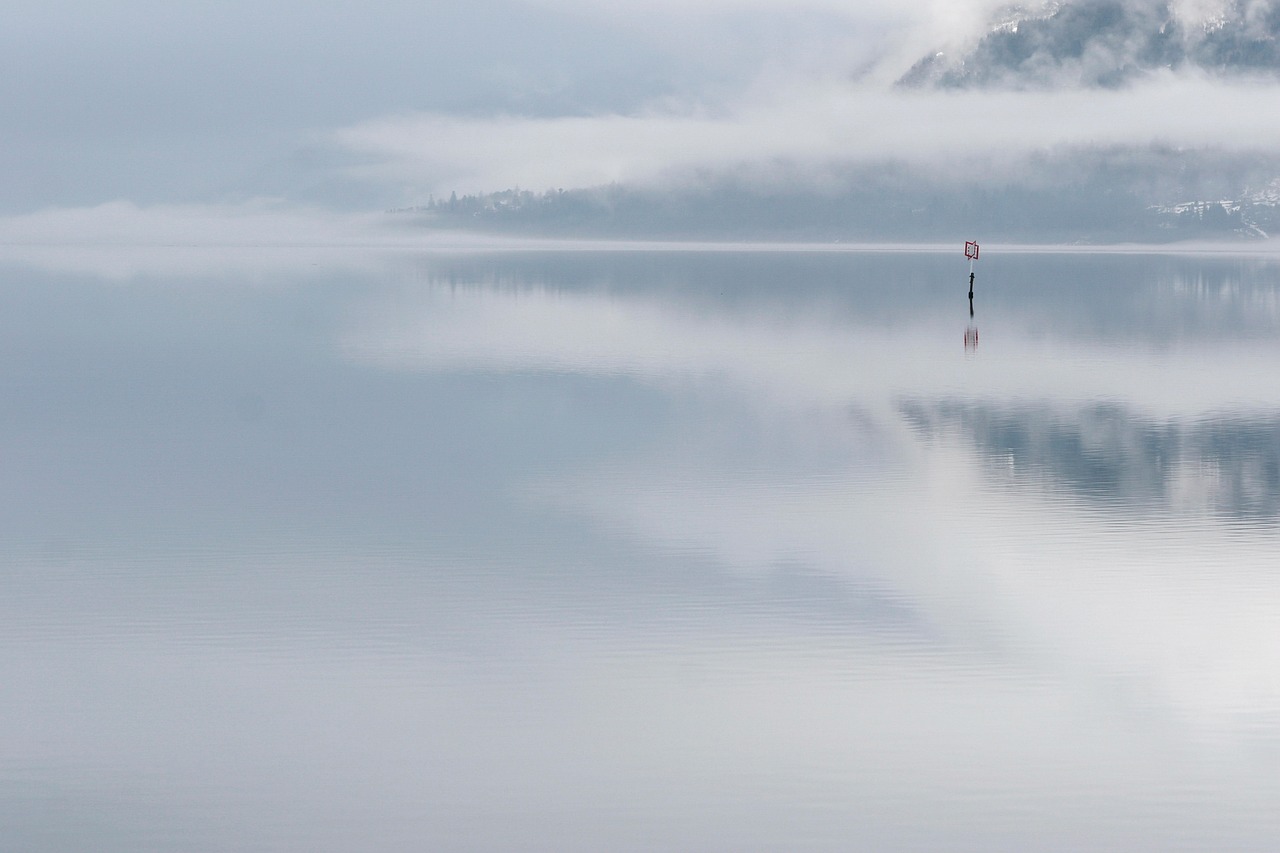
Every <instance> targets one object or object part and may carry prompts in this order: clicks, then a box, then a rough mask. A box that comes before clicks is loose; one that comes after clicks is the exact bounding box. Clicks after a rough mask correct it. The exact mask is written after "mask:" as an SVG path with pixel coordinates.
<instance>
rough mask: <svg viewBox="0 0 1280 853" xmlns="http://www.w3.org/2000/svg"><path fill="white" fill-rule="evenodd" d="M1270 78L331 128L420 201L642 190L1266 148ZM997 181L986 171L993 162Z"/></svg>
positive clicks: (827, 89) (369, 166) (803, 86)
mask: <svg viewBox="0 0 1280 853" xmlns="http://www.w3.org/2000/svg"><path fill="white" fill-rule="evenodd" d="M1278 96H1280V84H1277V83H1275V82H1271V81H1266V82H1264V81H1252V82H1238V81H1237V82H1225V81H1219V80H1213V79H1209V78H1207V77H1205V76H1202V75H1188V74H1184V75H1174V74H1172V73H1170V74H1165V75H1161V76H1158V77H1155V78H1153V79H1151V80H1150V81H1148V82H1147V83H1145V84H1143V85H1140V86H1135V87H1132V88H1128V89H1124V90H1119V91H1096V90H1095V91H1081V90H1074V91H1061V92H1036V93H1027V92H986V93H984V92H972V91H969V92H904V91H901V90H889V89H886V88H883V87H876V86H856V85H853V84H850V83H848V82H846V81H837V80H814V79H807V80H791V81H788V82H786V83H782V84H774V85H769V86H760V87H756V88H754V89H753V90H752V91H750V92H748V93H747V94H745V95H742V96H740V97H738V98H737V99H736V100H735V101H734V102H732V103H729V104H726V105H722V106H715V107H708V106H705V105H688V104H685V105H678V106H672V105H669V104H668V105H663V106H660V107H654V108H652V109H650V110H648V111H644V112H636V113H631V114H620V113H618V114H608V115H596V116H574V117H558V118H531V117H520V116H510V115H508V116H496V117H482V118H474V117H458V116H452V115H445V114H439V113H405V114H400V115H395V116H387V117H383V118H378V119H375V120H372V121H368V122H363V123H360V124H358V125H354V126H351V127H347V128H344V129H342V130H340V131H338V132H337V133H336V134H335V140H336V143H337V145H339V146H340V147H342V148H343V149H346V150H347V151H349V152H352V153H354V154H356V155H358V156H359V157H361V158H362V160H363V163H364V165H362V166H360V167H358V168H357V169H355V170H354V174H355V175H356V176H357V177H359V178H362V179H365V180H371V181H375V182H379V183H382V184H387V185H391V186H394V187H395V188H397V189H398V191H399V192H400V193H401V194H402V195H404V196H406V197H410V198H416V197H425V195H426V194H427V193H448V192H450V191H453V190H457V191H459V192H486V191H492V190H497V189H505V188H508V187H512V186H517V185H519V186H523V187H526V188H530V189H545V188H551V187H565V188H569V187H582V186H592V185H600V184H607V183H611V182H622V183H635V184H655V183H670V182H678V181H683V180H688V179H690V177H691V176H694V175H699V174H706V173H708V172H715V171H721V170H731V169H737V168H742V167H748V168H753V167H760V168H768V167H770V166H776V165H786V166H787V167H791V168H792V169H794V168H795V167H799V170H800V171H802V172H803V171H806V170H807V171H809V172H811V173H813V174H815V175H820V174H823V173H824V170H826V171H829V170H830V168H831V167H832V166H833V165H835V166H838V165H839V164H843V163H850V162H857V161H860V160H861V161H866V160H884V159H891V160H895V161H899V162H904V163H908V164H913V165H917V166H926V167H930V168H936V169H941V170H950V171H957V170H963V169H967V168H970V167H972V165H973V164H974V163H978V162H993V161H994V162H996V163H997V164H998V163H999V162H1001V161H1010V162H1012V161H1014V160H1016V159H1017V158H1020V157H1023V156H1025V155H1027V154H1030V153H1032V152H1036V151H1043V150H1047V149H1053V148H1061V147H1091V146H1124V145H1150V144H1162V145H1167V146H1172V147H1175V148H1191V149H1196V148H1213V149H1219V150H1228V151H1235V150H1240V151H1250V150H1262V149H1265V148H1269V147H1271V148H1274V147H1275V146H1277V145H1280V113H1277V112H1276V111H1275V110H1274V109H1273V108H1272V107H1273V105H1274V104H1275V102H1276V100H1277V98H1278ZM996 172H997V174H996V175H994V177H998V166H997V168H996Z"/></svg>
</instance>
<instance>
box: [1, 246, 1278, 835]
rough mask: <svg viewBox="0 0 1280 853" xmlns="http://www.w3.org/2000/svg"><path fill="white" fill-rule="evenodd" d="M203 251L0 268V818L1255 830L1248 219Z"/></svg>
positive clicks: (1269, 456)
mask: <svg viewBox="0 0 1280 853" xmlns="http://www.w3.org/2000/svg"><path fill="white" fill-rule="evenodd" d="M956 254H957V256H958V254H959V253H958V252H957V253H956ZM234 260H235V263H231V264H230V266H226V265H222V264H211V260H210V256H209V255H208V254H207V253H206V254H205V255H203V256H201V258H200V263H196V262H195V261H194V260H192V262H191V264H190V265H188V266H189V274H188V272H184V273H183V274H182V275H177V274H175V272H174V270H175V269H180V270H188V266H184V265H182V264H176V265H175V263H174V258H172V257H168V256H166V257H165V258H164V259H163V261H164V262H163V263H158V264H157V266H156V267H155V269H154V270H152V271H150V272H149V271H148V270H149V268H148V266H147V263H146V259H145V258H144V259H143V260H142V261H141V262H139V261H137V260H136V259H133V260H131V263H130V264H129V265H128V266H127V268H128V269H130V270H132V272H130V273H129V274H128V275H125V276H124V277H123V278H122V277H121V274H120V273H119V269H120V267H119V266H118V265H112V266H109V268H108V269H109V270H110V272H109V273H108V272H107V271H106V270H104V273H103V275H102V276H101V277H98V276H95V275H91V274H88V273H86V272H85V271H84V270H83V269H80V270H78V271H77V272H74V273H72V272H65V271H59V270H58V269H57V268H56V262H54V261H50V260H49V259H46V260H45V263H46V267H45V268H36V267H17V266H12V267H9V268H6V272H5V281H6V289H5V290H4V292H3V294H4V295H3V297H0V298H2V299H3V303H4V304H3V311H0V326H3V335H2V336H0V355H2V356H3V358H4V369H3V370H2V371H0V389H2V390H3V393H4V395H5V396H4V399H5V400H6V406H5V410H4V412H3V413H0V451H2V452H3V457H0V458H2V459H3V466H4V467H3V470H4V472H5V478H6V486H7V488H6V490H5V494H4V496H3V499H2V500H3V503H2V504H0V537H3V542H4V547H5V554H6V559H5V568H4V570H3V575H2V577H3V592H4V595H3V602H2V603H0V608H3V610H0V617H3V618H2V619H0V639H2V642H0V711H2V714H0V718H3V719H4V720H5V724H4V725H3V726H2V727H0V744H2V747H0V826H2V827H5V829H4V830H2V831H0V836H2V837H3V839H4V840H3V843H0V848H4V849H15V850H19V849H21V850H70V849H95V850H130V851H135V850H174V849H184V850H225V849H245V850H268V849H271V850H274V849H309V850H310V849H314V850H325V849H332V850H350V849H387V850H401V849H403V850H409V849H414V850H417V849H476V850H499V849H501V850H507V849H520V850H603V849H607V850H624V849H637V850H639V849H644V850H650V849H679V850H735V851H736V850H806V849H807V850H847V849H916V850H941V849H946V850H992V849H1009V850H1015V849H1016V850H1054V849H1060V850H1079V849H1117V850H1118V849H1126V850H1128V849H1215V850H1216V849H1251V850H1272V849H1275V848H1276V847H1277V845H1280V820H1278V818H1277V814H1278V813H1280V810H1277V809H1276V808H1275V803H1276V801H1277V795H1280V774H1278V771H1277V770H1276V768H1277V767H1280V676H1278V675H1277V673H1280V640H1278V639H1277V637H1278V635H1277V633H1276V630H1275V626H1276V625H1277V624H1280V620H1278V619H1277V617H1280V580H1277V573H1276V565H1277V564H1278V563H1280V561H1278V560H1277V557H1280V548H1278V545H1280V535H1278V534H1277V520H1278V519H1280V391H1278V390H1277V389H1280V385H1277V384H1276V382H1275V380H1274V375H1273V374H1274V367H1275V365H1276V364H1277V359H1276V356H1277V354H1278V342H1280V338H1278V337H1277V333H1278V332H1280V308H1278V304H1280V302H1278V299H1277V294H1278V293H1280V284H1278V283H1277V282H1280V267H1277V266H1276V265H1275V264H1273V263H1272V262H1270V261H1264V260H1248V259H1231V258H1162V257H1144V256H1109V257H1097V256H1081V255H1072V256H1068V255H1004V256H1002V255H1001V254H1000V253H999V252H995V251H993V252H991V253H990V255H989V257H988V253H984V260H983V265H982V267H981V269H980V270H979V278H978V282H977V293H976V299H975V305H974V314H973V316H972V318H971V317H970V316H969V306H968V304H967V300H966V298H965V297H966V289H967V275H966V273H967V268H966V267H965V265H964V263H963V259H962V258H961V259H960V261H959V262H957V259H956V258H954V257H951V256H949V255H924V254H922V255H910V254H898V255H893V254H803V253H741V254H738V253H680V252H669V253H634V252H633V253H592V252H587V253H577V254H556V253H535V254H493V255H458V256H449V255H432V256H427V257H417V256H409V255H404V254H395V255H386V256H373V257H364V258H355V259H352V258H342V259H334V258H329V259H327V260H326V261H325V263H324V264H322V265H320V266H316V267H313V266H312V260H313V259H308V258H302V259H298V260H297V271H296V272H291V271H290V266H289V264H287V263H281V259H280V258H275V259H274V260H273V262H272V263H270V264H268V265H266V266H264V267H258V266H255V265H254V264H253V263H252V259H250V260H249V261H246V260H245V259H243V258H239V259H234ZM201 264H211V265H210V266H209V268H205V267H203V266H201ZM237 264H239V266H237ZM246 264H247V266H246ZM49 265H52V266H49ZM264 270H269V273H265V272H264ZM971 329H978V330H980V332H981V335H980V338H979V339H978V342H977V344H976V346H974V345H972V344H971V339H970V335H969V332H970V330H971Z"/></svg>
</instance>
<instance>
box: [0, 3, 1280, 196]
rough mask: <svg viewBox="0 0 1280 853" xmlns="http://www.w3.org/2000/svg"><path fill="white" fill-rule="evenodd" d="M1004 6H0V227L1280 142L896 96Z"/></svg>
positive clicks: (1117, 116) (1162, 83)
mask: <svg viewBox="0 0 1280 853" xmlns="http://www.w3.org/2000/svg"><path fill="white" fill-rule="evenodd" d="M1206 2H1207V3H1208V4H1209V6H1212V5H1213V0H1196V2H1195V3H1191V2H1190V0H1188V3H1184V4H1183V5H1188V6H1195V7H1196V8H1197V9H1198V10H1200V9H1199V7H1205V8H1208V7H1207V6H1205V3H1206ZM992 5H993V4H992V3H990V2H987V0H969V2H967V3H966V2H932V0H930V2H921V3H915V4H910V5H907V6H904V5H903V4H897V3H893V2H889V0H847V2H840V0H786V2H783V0H681V2H677V0H615V2H613V3H610V4H600V3H596V2H588V0H480V2H474V0H473V2H461V1H460V0H428V2H408V0H383V2H374V3H368V2H355V0H335V2H329V3H323V4H322V3H314V2H306V0H276V2H269V3H262V2H261V0H221V2H217V3H213V2H200V0H196V2H191V3H184V4H178V5H175V4H171V3H162V2H158V0H119V1H118V2H112V3H106V4H102V3H88V2H72V0H52V2H46V3H15V2H3V3H2V4H0V10H2V11H3V15H4V21H5V25H4V27H3V28H0V63H3V68H2V71H3V73H0V109H3V112H4V115H5V116H6V122H5V144H4V145H3V146H0V177H2V178H3V180H4V186H5V188H6V192H5V193H4V194H3V195H2V196H0V198H2V199H3V208H2V209H0V212H3V213H7V214H25V213H29V212H33V211H37V210H46V209H49V208H97V207H99V206H103V205H108V204H109V203H111V202H127V203H130V204H132V205H136V206H139V207H142V208H147V207H152V206H157V205H193V204H196V205H201V204H209V205H221V206H224V207H225V206H226V205H235V204H242V203H250V202H254V200H260V199H263V198H273V199H285V200H287V201H289V202H290V203H297V204H306V205H312V206H322V207H328V208H336V209H344V210H377V209H383V208H386V207H391V206H397V205H402V204H414V203H421V202H423V201H425V200H426V198H427V196H428V195H429V194H431V193H436V194H441V193H448V192H449V191H451V190H457V191H458V192H460V193H465V192H483V191H490V190H497V189H504V188H507V187H510V186H513V185H517V184H518V185H520V186H522V187H525V188H529V189H534V190H542V189H547V188H551V187H572V186H585V185H593V184H600V183H607V182H610V181H631V182H646V181H650V182H663V181H676V180H680V179H682V178H683V177H685V176H687V175H689V174H692V173H694V172H697V171H699V170H705V169H708V168H710V169H715V168H730V167H739V166H748V167H753V168H765V167H767V166H768V165H769V164H777V163H783V164H787V165H788V166H790V167H799V169H800V171H801V172H803V171H805V170H806V169H808V170H809V171H810V172H811V173H812V174H814V175H821V174H822V168H823V167H825V166H829V165H831V164H832V163H838V162H844V161H848V160H850V159H857V158H865V157H888V156H893V157H901V158H904V159H908V160H912V159H914V160H917V161H920V162H926V163H930V164H933V165H936V166H940V167H942V168H946V167H947V165H948V164H949V163H962V162H964V161H965V160H966V158H981V157H986V158H987V159H988V160H994V161H995V162H997V163H998V162H1000V161H1001V160H1002V159H1003V158H1005V157H1006V156H1008V155H1013V154H1016V153H1018V152H1019V151H1025V150H1035V149H1040V148H1046V147H1053V146H1061V145H1088V144H1094V143H1102V144H1112V143H1125V142H1138V143H1143V142H1150V141H1160V142H1165V143H1170V144H1174V145H1192V146H1196V145H1226V146H1234V147H1249V146H1264V145H1274V144H1277V143H1280V113H1278V112H1277V111H1276V110H1274V108H1273V105H1274V104H1275V103H1276V102H1277V101H1276V96H1277V94H1280V91H1278V90H1277V89H1276V87H1275V86H1273V85H1271V84H1258V83H1252V84H1231V85H1226V84H1222V83H1214V82H1211V81H1206V80H1204V79H1198V78H1196V77H1194V76H1192V77H1173V76H1169V77H1166V78H1161V79H1157V80H1155V81H1152V82H1150V83H1148V84H1146V85H1144V86H1143V87H1140V88H1139V89H1137V90H1134V91H1127V92H1119V93H1097V92H1093V93H1087V94H1082V93H1078V92H1064V93H1060V94H1056V95H1053V96H1046V95H1043V94H1031V95H1009V94H1006V95H1001V96H978V95H973V94H968V95H938V94H933V95H922V94H914V95H913V94H905V93H902V92H900V91H895V90H893V89H891V86H890V84H891V82H892V80H893V79H894V78H895V76H896V75H897V74H899V73H901V71H903V70H904V69H905V68H906V67H908V66H909V65H910V63H911V62H912V61H913V60H914V59H917V58H919V57H920V56H922V55H924V53H925V52H927V51H929V50H931V49H934V48H937V47H941V46H944V45H945V44H946V43H947V42H949V41H957V42H958V41H963V40H964V39H965V38H966V37H969V36H971V35H972V34H973V33H975V32H977V31H978V29H980V27H981V26H982V25H983V23H984V22H985V21H986V20H987V14H988V7H990V6H992ZM1200 11H1203V10H1200ZM794 173H795V170H794V169H792V170H791V171H790V172H789V174H794ZM104 209H107V208H104ZM109 209H112V210H120V209H121V208H120V207H119V206H116V207H113V208H109Z"/></svg>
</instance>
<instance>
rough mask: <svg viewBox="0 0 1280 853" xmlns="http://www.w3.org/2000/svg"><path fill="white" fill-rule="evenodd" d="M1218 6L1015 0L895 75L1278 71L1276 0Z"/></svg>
mask: <svg viewBox="0 0 1280 853" xmlns="http://www.w3.org/2000/svg"><path fill="white" fill-rule="evenodd" d="M1219 11H1220V13H1219V14H1216V15H1212V16H1207V17H1201V18H1193V17H1188V16H1185V15H1179V14H1178V13H1177V11H1176V10H1175V8H1174V7H1173V5H1172V4H1171V3H1168V2H1162V0H1150V2H1142V1H1141V0H1140V2H1118V0H1084V2H1070V3H1061V4H1053V5H1050V6H1047V7H1044V8H1041V9H1039V10H1031V9H1027V8H1014V9H1012V10H1010V11H1009V12H1008V13H1007V14H1006V16H1005V17H1004V18H1003V19H997V20H995V21H993V22H992V28H991V30H990V31H989V32H987V34H986V35H984V36H983V37H982V38H981V39H980V40H979V41H978V42H977V43H976V44H975V45H972V46H970V47H969V48H968V49H967V50H964V51H961V52H959V53H957V54H948V53H936V54H934V55H931V56H927V57H925V58H923V59H921V60H920V61H919V62H917V63H916V64H915V65H914V66H913V67H912V68H911V69H910V70H909V71H908V72H907V73H906V74H905V75H904V76H903V77H902V78H901V80H900V81H899V83H900V85H903V86H911V87H939V88H983V87H995V88H1014V89H1029V88H1030V89H1034V88H1054V87H1059V86H1084V87H1104V88H1105V87H1117V86H1122V85H1125V84H1126V83H1129V82H1132V81H1134V80H1137V79H1140V78H1141V77H1143V76H1146V75H1149V74H1152V73H1155V72H1157V71H1160V70H1162V69H1169V70H1175V71H1176V70H1182V69H1199V70H1202V71H1204V72H1206V73H1209V74H1214V75H1241V74H1263V75H1268V76H1276V77H1280V3H1276V2H1273V0H1267V1H1266V2H1246V0H1229V1H1228V2H1226V3H1224V4H1223V6H1222V7H1221V8H1220V10H1219Z"/></svg>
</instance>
